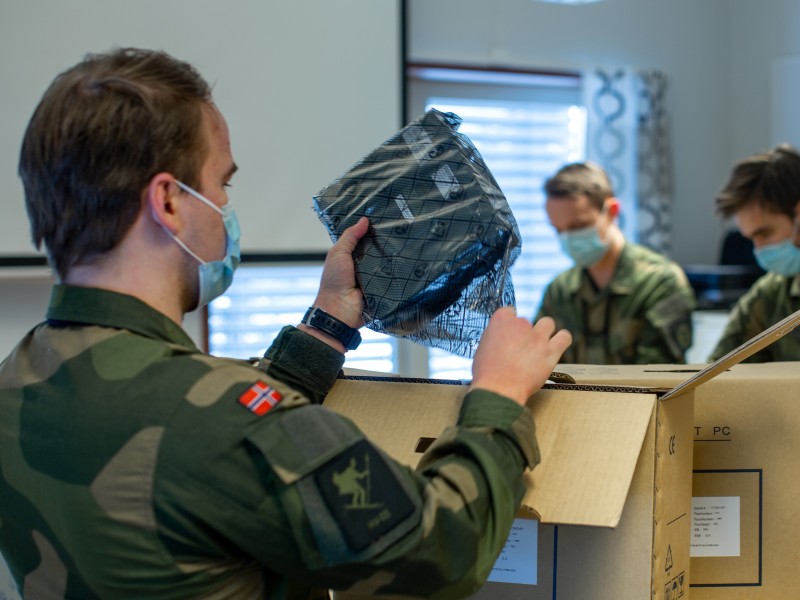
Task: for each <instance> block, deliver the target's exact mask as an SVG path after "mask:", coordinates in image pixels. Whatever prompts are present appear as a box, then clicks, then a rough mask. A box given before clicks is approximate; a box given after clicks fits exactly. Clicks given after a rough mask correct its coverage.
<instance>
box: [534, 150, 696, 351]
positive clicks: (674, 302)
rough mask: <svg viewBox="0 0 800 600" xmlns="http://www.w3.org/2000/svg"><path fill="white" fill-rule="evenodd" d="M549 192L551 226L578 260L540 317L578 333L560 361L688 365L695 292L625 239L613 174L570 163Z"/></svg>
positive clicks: (552, 290) (662, 261) (550, 293)
mask: <svg viewBox="0 0 800 600" xmlns="http://www.w3.org/2000/svg"><path fill="white" fill-rule="evenodd" d="M544 189H545V194H546V196H547V203H546V210H547V215H548V217H549V219H550V222H551V224H552V225H553V227H554V228H555V229H556V231H557V232H558V235H559V240H560V242H561V245H562V248H563V250H564V252H565V253H566V254H568V255H569V256H570V257H571V258H572V259H573V260H574V261H575V266H574V267H572V268H571V269H568V270H567V271H564V272H563V273H560V274H559V275H558V276H556V278H555V279H554V280H553V281H552V282H551V283H550V285H549V286H548V287H547V289H546V290H545V294H544V298H543V299H542V304H541V306H540V308H539V313H538V315H537V316H536V319H535V320H538V319H540V318H542V317H543V316H550V317H553V318H554V319H555V320H556V323H557V324H558V326H559V327H563V328H566V329H568V330H569V331H570V332H571V333H572V335H573V338H574V341H573V344H572V346H571V347H570V348H569V349H567V351H566V352H565V353H564V356H563V357H562V359H561V361H562V362H564V363H582V364H648V363H683V362H685V352H686V350H687V349H688V348H689V346H691V344H692V320H691V312H692V310H693V309H694V307H695V298H694V292H693V291H692V288H691V287H690V285H689V283H688V280H687V279H686V275H685V274H684V272H683V270H682V269H681V268H680V267H679V266H678V265H677V264H675V263H674V262H672V261H670V260H668V259H667V258H665V257H664V256H661V255H660V254H657V253H655V252H653V251H652V250H649V249H647V248H644V247H643V246H639V245H637V244H632V243H628V242H626V241H625V238H624V236H623V234H622V231H621V230H620V228H619V227H618V226H617V224H616V217H617V215H618V214H619V208H620V203H619V200H618V199H617V198H615V197H614V192H613V190H612V187H611V183H610V181H609V179H608V176H607V175H606V173H605V172H604V171H603V170H602V169H601V168H600V167H599V166H597V165H595V164H593V163H574V164H570V165H566V166H565V167H563V168H561V169H560V170H559V171H558V172H557V173H556V174H555V175H554V176H553V177H552V178H551V179H549V180H548V181H547V182H546V183H545V188H544Z"/></svg>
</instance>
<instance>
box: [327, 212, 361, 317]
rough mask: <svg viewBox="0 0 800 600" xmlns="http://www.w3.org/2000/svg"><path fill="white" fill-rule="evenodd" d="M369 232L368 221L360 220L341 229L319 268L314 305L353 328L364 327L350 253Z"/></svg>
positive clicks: (359, 296) (351, 253)
mask: <svg viewBox="0 0 800 600" xmlns="http://www.w3.org/2000/svg"><path fill="white" fill-rule="evenodd" d="M368 229H369V221H368V220H367V218H366V217H361V219H359V221H358V223H356V224H355V225H353V226H352V227H348V228H347V229H345V230H344V232H343V233H342V235H341V236H339V240H338V241H337V242H336V243H335V244H334V245H333V246H332V247H331V249H330V250H329V251H328V256H327V257H326V258H325V266H324V267H323V269H322V281H321V282H320V286H319V292H317V298H316V300H314V306H318V307H319V308H321V309H322V310H324V311H325V312H327V313H329V314H331V315H333V316H334V317H336V318H338V319H339V320H341V321H344V322H345V323H347V324H348V325H350V327H355V328H356V329H357V328H359V327H361V326H363V325H364V321H363V319H362V318H361V308H362V303H363V298H364V297H363V295H362V293H361V290H360V289H359V288H358V287H356V275H355V267H354V266H353V250H354V249H355V247H356V244H358V241H359V240H360V239H361V238H362V237H364V235H365V234H366V233H367V230H368Z"/></svg>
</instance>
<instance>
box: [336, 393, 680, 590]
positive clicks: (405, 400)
mask: <svg viewBox="0 0 800 600" xmlns="http://www.w3.org/2000/svg"><path fill="white" fill-rule="evenodd" d="M465 393H466V386H464V385H446V384H443V383H433V382H431V383H416V382H409V381H402V380H388V379H387V380H365V379H356V380H341V381H339V382H337V383H336V385H335V386H334V388H333V389H332V390H331V393H330V394H329V396H328V398H327V400H326V401H325V405H326V406H327V407H328V408H331V409H333V410H336V411H337V412H340V413H342V414H345V415H346V416H348V417H350V418H351V419H352V420H353V421H355V422H356V423H357V424H358V425H359V427H360V428H361V429H362V430H363V431H364V433H365V434H366V435H367V436H368V437H369V438H370V439H372V440H373V441H375V442H376V443H377V444H378V445H380V446H381V447H383V448H384V449H385V450H386V451H387V452H388V453H389V454H390V455H392V456H393V457H394V458H396V459H398V460H400V461H401V462H403V463H406V464H408V465H411V466H414V465H416V463H417V462H418V460H419V457H420V456H421V446H422V447H424V446H425V445H426V442H428V441H429V440H431V439H433V438H435V437H436V436H438V435H439V434H440V433H441V431H442V430H443V429H444V428H445V427H447V426H449V425H452V424H453V423H455V422H456V420H457V417H458V413H459V409H460V405H461V400H462V398H463V396H464V394H465ZM529 406H530V408H531V410H532V411H533V414H534V418H535V420H536V424H537V439H538V441H539V446H540V449H541V452H542V463H541V464H540V465H539V466H538V467H537V468H536V469H534V470H533V471H531V472H528V473H527V475H526V477H527V482H526V483H527V487H528V491H527V493H526V495H525V497H524V500H523V506H522V509H521V512H520V515H519V516H520V517H523V518H525V519H536V521H523V522H521V523H522V524H523V525H524V524H530V523H534V524H537V522H538V539H537V540H536V544H537V547H538V561H537V560H536V557H535V556H532V557H531V560H529V561H528V562H527V563H526V564H524V565H523V566H522V567H520V568H521V569H523V570H525V573H524V575H525V576H527V577H530V576H532V575H533V576H535V578H536V585H520V584H513V583H497V582H489V583H487V584H486V585H485V586H484V587H483V588H482V590H481V592H480V593H479V594H478V597H485V598H490V597H491V598H497V597H503V598H516V597H520V598H522V597H525V598H531V599H539V598H548V599H552V598H556V599H560V598H565V599H573V598H592V599H593V600H604V599H606V600H612V599H614V600H618V599H620V598H651V597H652V598H660V599H663V598H668V599H670V600H672V599H674V598H679V597H681V595H684V596H685V594H686V582H687V576H688V568H689V544H688V540H689V513H690V509H691V464H692V462H691V461H692V456H691V446H692V442H691V438H692V431H693V430H692V426H693V410H692V408H693V394H692V390H690V389H689V390H686V392H685V393H683V394H679V395H677V396H675V397H673V398H671V399H669V400H664V397H663V395H662V394H660V393H658V392H656V391H653V390H641V389H634V388H622V387H616V386H580V385H568V384H559V385H548V386H546V389H543V390H542V391H540V392H539V393H537V394H536V395H535V396H534V397H533V398H532V399H531V400H530V401H529ZM505 552H506V551H504V554H505ZM502 556H503V555H501V559H502ZM498 564H500V562H498ZM501 575H502V574H501ZM512 575H513V574H512ZM673 590H674V591H673ZM356 597H358V596H356V595H352V594H341V593H339V594H337V595H336V598H337V599H339V598H356Z"/></svg>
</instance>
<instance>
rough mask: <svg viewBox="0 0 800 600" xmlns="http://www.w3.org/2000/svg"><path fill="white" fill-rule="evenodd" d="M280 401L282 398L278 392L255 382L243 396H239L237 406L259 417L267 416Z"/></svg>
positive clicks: (260, 382)
mask: <svg viewBox="0 0 800 600" xmlns="http://www.w3.org/2000/svg"><path fill="white" fill-rule="evenodd" d="M282 399H283V396H281V393H280V392H279V391H278V390H276V389H275V388H273V387H270V386H268V385H267V384H266V383H264V382H263V381H256V382H255V383H254V384H253V385H251V386H250V388H249V389H248V390H247V391H246V392H245V393H244V394H242V395H241V396H239V404H241V405H242V406H244V407H245V408H246V409H247V410H249V411H250V412H251V413H254V414H256V415H258V416H259V417H260V416H263V415H265V414H267V413H268V412H269V411H270V410H271V409H272V408H274V407H275V406H276V405H277V404H278V403H279V402H280V401H281V400H282Z"/></svg>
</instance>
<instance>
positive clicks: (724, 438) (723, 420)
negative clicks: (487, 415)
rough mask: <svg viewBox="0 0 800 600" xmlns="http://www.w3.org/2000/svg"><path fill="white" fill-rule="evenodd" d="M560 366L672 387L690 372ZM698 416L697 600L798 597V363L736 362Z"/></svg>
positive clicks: (591, 376)
mask: <svg viewBox="0 0 800 600" xmlns="http://www.w3.org/2000/svg"><path fill="white" fill-rule="evenodd" d="M559 368H560V369H561V370H564V371H566V372H568V373H569V374H571V375H573V376H574V377H576V378H577V379H578V380H579V381H581V382H592V381H594V382H601V383H605V384H617V385H621V384H626V385H645V384H647V383H650V384H652V385H657V386H670V387H671V386H673V385H675V384H676V383H678V382H680V381H681V380H682V379H683V378H684V377H685V376H686V370H691V369H692V367H691V366H690V367H676V366H674V365H648V366H620V367H599V366H587V365H562V366H561V367H559ZM697 368H699V367H695V369H697ZM694 421H695V427H694V435H693V439H694V479H693V496H694V497H695V498H696V499H695V501H694V504H695V511H694V512H693V519H694V520H695V521H696V523H695V527H693V531H692V534H693V538H692V539H693V547H692V549H691V554H692V558H691V573H692V576H691V597H692V600H722V599H725V600H745V599H747V600H751V599H752V600H785V599H787V598H796V597H798V596H800V593H799V592H798V591H797V587H798V584H797V577H796V569H797V564H798V556H800V551H799V550H798V544H799V543H800V510H798V500H797V498H798V493H800V483H798V479H797V474H798V472H800V435H798V433H799V432H800V363H796V362H785V363H766V364H737V365H734V366H732V367H731V368H730V369H729V370H728V371H726V372H725V373H722V374H720V375H719V376H717V377H715V378H714V379H713V380H711V381H709V382H708V383H706V384H704V385H702V386H700V387H699V388H698V389H697V390H696V392H695V419H694ZM700 498H713V499H714V500H710V501H705V500H699V499H700ZM695 529H696V531H695Z"/></svg>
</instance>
